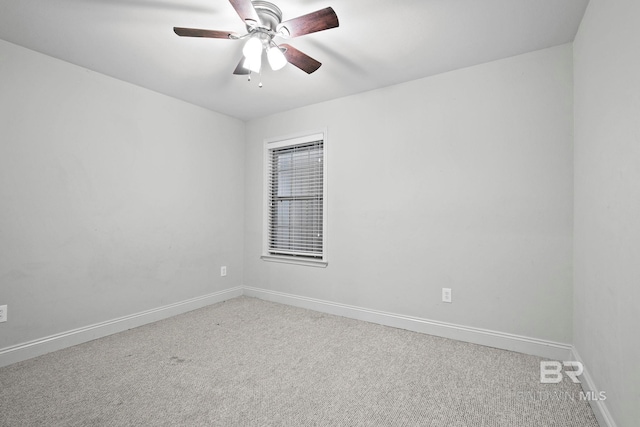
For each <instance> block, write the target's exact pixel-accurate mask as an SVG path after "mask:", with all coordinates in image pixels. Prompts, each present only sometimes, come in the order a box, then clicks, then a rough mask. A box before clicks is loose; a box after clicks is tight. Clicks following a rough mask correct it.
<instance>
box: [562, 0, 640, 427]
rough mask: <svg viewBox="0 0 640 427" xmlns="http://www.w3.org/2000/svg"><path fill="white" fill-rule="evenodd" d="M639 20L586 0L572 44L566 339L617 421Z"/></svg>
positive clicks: (633, 354) (635, 393) (639, 237)
mask: <svg viewBox="0 0 640 427" xmlns="http://www.w3.org/2000/svg"><path fill="white" fill-rule="evenodd" d="M639 22H640V3H639V2H638V1H635V0H619V1H606V0H591V2H590V3H589V7H588V9H587V12H586V14H585V17H584V19H583V21H582V24H581V26H580V30H579V32H578V35H577V37H576V40H575V47H574V49H575V52H574V61H575V232H574V233H575V246H574V253H575V257H574V262H575V273H574V274H575V285H574V286H575V298H574V300H575V320H574V329H575V333H574V335H575V337H574V343H575V347H576V349H577V351H578V354H579V355H580V356H581V358H582V360H583V362H584V363H585V366H586V368H587V369H588V371H589V373H590V375H591V377H592V378H593V382H594V384H595V386H596V387H597V388H598V389H599V390H602V391H605V392H606V393H607V400H606V405H607V407H608V408H609V410H610V412H611V415H612V418H613V420H615V422H616V423H617V424H618V425H619V426H632V425H638V420H640V405H638V404H639V403H640V363H639V361H640V333H638V322H639V321H640V53H639V52H640V26H639V25H638V23H639Z"/></svg>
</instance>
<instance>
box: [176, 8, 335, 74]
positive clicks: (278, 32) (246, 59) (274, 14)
mask: <svg viewBox="0 0 640 427" xmlns="http://www.w3.org/2000/svg"><path fill="white" fill-rule="evenodd" d="M229 2H230V3H231V5H232V6H233V8H234V9H235V10H236V12H237V13H238V15H239V16H240V18H241V19H242V20H243V22H244V23H245V25H246V26H247V33H246V34H243V35H238V34H236V33H233V32H231V31H219V30H201V29H197V28H183V27H173V31H174V32H175V33H176V34H177V35H179V36H183V37H207V38H214V39H231V40H242V39H247V42H246V43H245V45H244V48H243V49H242V53H243V58H242V59H241V60H240V63H239V64H238V66H237V67H236V69H235V71H234V72H233V74H240V75H246V74H249V75H250V74H251V72H256V73H258V72H260V69H261V66H262V54H263V52H266V54H267V59H268V62H269V65H270V66H271V68H272V69H274V70H279V69H280V68H282V67H284V66H285V65H286V64H287V63H290V64H292V65H294V66H296V67H298V68H299V69H301V70H302V71H304V72H306V73H307V74H311V73H313V72H314V71H316V70H317V69H318V68H320V65H322V64H321V63H320V62H318V61H316V60H315V59H313V58H312V57H310V56H309V55H307V54H305V53H303V52H301V51H299V50H298V49H296V48H294V47H293V46H291V45H289V44H280V45H277V44H276V43H275V42H274V41H273V39H274V38H275V37H282V38H284V39H289V38H293V37H299V36H303V35H305V34H310V33H315V32H318V31H323V30H328V29H330V28H335V27H337V26H338V25H339V23H338V16H337V15H336V13H335V12H334V10H333V9H332V8H331V7H327V8H325V9H320V10H317V11H315V12H312V13H309V14H306V15H302V16H299V17H297V18H293V19H289V20H287V21H284V22H283V21H282V12H281V11H280V9H279V8H278V7H277V6H276V5H274V4H273V3H270V2H267V1H260V0H229ZM249 77H250V76H249Z"/></svg>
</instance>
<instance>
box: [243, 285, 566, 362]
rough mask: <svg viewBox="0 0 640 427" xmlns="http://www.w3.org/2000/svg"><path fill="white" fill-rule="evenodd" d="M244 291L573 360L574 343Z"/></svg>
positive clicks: (248, 292)
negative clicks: (571, 356)
mask: <svg viewBox="0 0 640 427" xmlns="http://www.w3.org/2000/svg"><path fill="white" fill-rule="evenodd" d="M243 290H244V295H246V296H251V297H256V298H260V299H263V300H267V301H273V302H278V303H282V304H288V305H293V306H296V307H301V308H307V309H310V310H315V311H320V312H323V313H328V314H335V315H338V316H343V317H348V318H351V319H357V320H364V321H367V322H372V323H377V324H380V325H385V326H391V327H395V328H400V329H406V330H409V331H414V332H421V333H425V334H429V335H436V336H439V337H444V338H451V339H455V340H459V341H466V342H470V343H474V344H480V345H485V346H488V347H495V348H500V349H503V350H510V351H516V352H518V353H525V354H531V355H534V356H539V357H544V358H548V359H552V360H569V359H568V358H569V357H570V355H571V349H572V346H571V345H570V344H563V343H557V342H553V341H545V340H541V339H537V338H530V337H525V336H521V335H514V334H508V333H504V332H498V331H492V330H488V329H480V328H473V327H469V326H462V325H456V324H453V323H446V322H439V321H435V320H429V319H423V318H419V317H412V316H405V315H401V314H394V313H386V312H383V311H377V310H371V309H367V308H363V307H356V306H352V305H346V304H339V303H334V302H330V301H324V300H319V299H315V298H308V297H301V296H297V295H291V294H286V293H282V292H275V291H270V290H266V289H259V288H253V287H250V286H245V287H244V288H243Z"/></svg>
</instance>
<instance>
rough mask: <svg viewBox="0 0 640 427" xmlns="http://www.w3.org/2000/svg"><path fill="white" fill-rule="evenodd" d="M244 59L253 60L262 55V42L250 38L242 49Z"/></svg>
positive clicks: (255, 38)
mask: <svg viewBox="0 0 640 427" xmlns="http://www.w3.org/2000/svg"><path fill="white" fill-rule="evenodd" d="M242 54H243V55H244V57H245V58H252V59H253V58H255V57H258V56H260V55H262V41H261V40H260V39H259V38H257V37H250V38H249V40H247V42H246V43H245V44H244V47H243V48H242Z"/></svg>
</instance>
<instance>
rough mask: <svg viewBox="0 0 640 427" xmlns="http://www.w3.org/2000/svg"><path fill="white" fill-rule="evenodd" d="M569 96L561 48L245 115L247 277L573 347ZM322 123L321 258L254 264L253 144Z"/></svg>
mask: <svg viewBox="0 0 640 427" xmlns="http://www.w3.org/2000/svg"><path fill="white" fill-rule="evenodd" d="M303 95H304V94H301V96H303ZM572 97H573V94H572V49H571V45H563V46H559V47H555V48H551V49H546V50H542V51H538V52H533V53H529V54H525V55H521V56H517V57H513V58H509V59H505V60H501V61H496V62H491V63H488V64H484V65H479V66H475V67H471V68H467V69H462V70H458V71H454V72H450V73H446V74H442V75H438V76H435V77H429V78H424V79H421V80H416V81H412V82H409V83H406V84H401V85H397V86H392V87H387V88H383V89H379V90H375V91H371V92H367V93H362V94H358V95H354V96H350V97H346V98H342V99H337V100H333V101H329V102H325V103H322V104H317V105H313V106H309V107H305V108H300V109H296V110H292V111H289V112H285V113H282V114H277V115H273V116H270V117H266V118H262V119H257V120H253V121H250V122H249V123H247V127H246V140H247V144H246V164H245V182H246V187H245V260H244V266H245V271H244V277H245V279H244V284H245V285H247V286H253V287H257V288H261V289H267V290H271V291H278V292H285V293H290V294H294V295H299V296H304V297H309V298H317V299H321V300H327V301H332V302H337V303H342V304H349V305H354V306H359V307H365V308H369V309H375V310H382V311H386V312H392V313H398V314H404V315H408V316H416V317H422V318H427V319H434V320H439V321H445V322H452V323H457V324H461V325H466V326H472V327H477V328H486V329H490V330H496V331H502V332H507V333H512V334H518V335H524V336H528V337H534V338H539V339H543V340H551V341H557V342H561V343H570V342H571V340H572V332H571V322H572V227H573V224H572V214H573V212H572V209H573V202H572V199H573V196H572V177H573V167H572V156H573V153H572V129H573V122H572V114H573V110H572V109H573V105H572ZM325 126H326V127H327V128H328V134H329V137H328V150H329V151H328V156H329V158H328V168H329V172H328V178H329V189H328V204H329V226H328V241H329V243H328V257H329V266H328V267H327V268H326V269H321V268H313V267H302V266H295V265H288V264H277V263H268V262H264V261H262V260H260V258H259V257H260V254H261V244H262V188H263V187H262V170H263V165H262V149H263V145H262V144H263V140H264V139H265V138H273V137H277V136H280V135H287V134H291V133H296V132H302V131H306V130H314V129H318V128H322V127H325ZM442 287H451V288H452V289H453V298H454V302H453V304H444V303H442V302H441V301H440V298H441V288H442Z"/></svg>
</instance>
